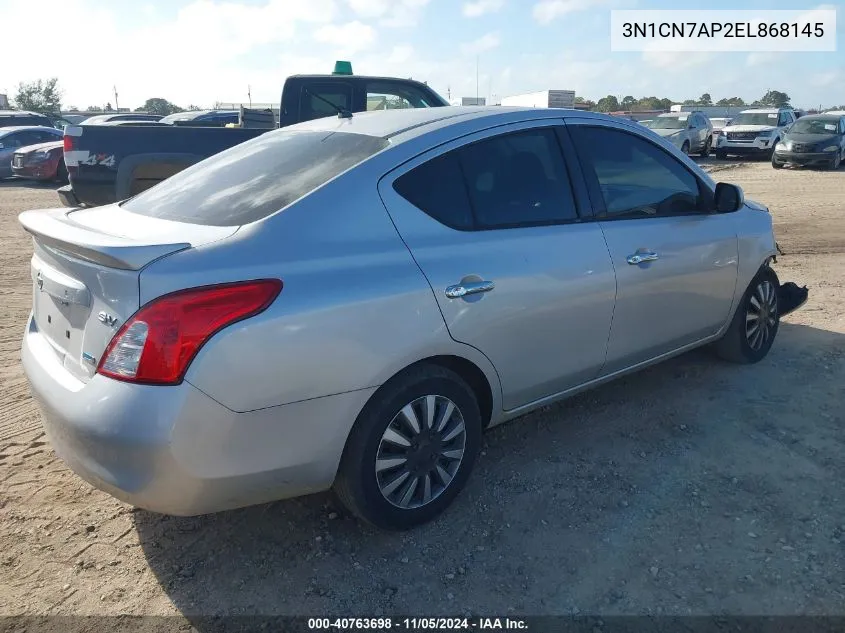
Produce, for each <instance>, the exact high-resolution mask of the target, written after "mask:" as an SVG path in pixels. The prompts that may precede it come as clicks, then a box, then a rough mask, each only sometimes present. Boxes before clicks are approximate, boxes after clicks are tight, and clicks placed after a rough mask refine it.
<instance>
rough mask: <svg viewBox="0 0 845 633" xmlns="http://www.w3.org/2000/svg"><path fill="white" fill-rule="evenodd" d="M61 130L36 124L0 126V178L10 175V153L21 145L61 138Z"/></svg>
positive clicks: (25, 145)
mask: <svg viewBox="0 0 845 633" xmlns="http://www.w3.org/2000/svg"><path fill="white" fill-rule="evenodd" d="M61 138H62V132H61V130H57V129H56V128H53V127H44V126H38V125H30V126H18V127H4V128H0V178H8V177H9V176H11V175H12V155H13V154H14V153H15V152H16V151H17V150H19V149H20V148H21V147H27V146H29V145H35V144H38V143H46V142H48V141H55V140H57V139H58V140H61Z"/></svg>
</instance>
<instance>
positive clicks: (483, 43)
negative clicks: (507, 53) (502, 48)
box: [461, 33, 500, 55]
mask: <svg viewBox="0 0 845 633" xmlns="http://www.w3.org/2000/svg"><path fill="white" fill-rule="evenodd" d="M499 44H500V40H499V34H498V33H487V34H486V35H482V36H481V37H479V38H478V39H477V40H473V41H472V42H467V43H465V44H462V45H461V53H463V54H464V55H478V54H479V53H483V52H484V51H489V50H492V49H494V48H496V47H498V46H499Z"/></svg>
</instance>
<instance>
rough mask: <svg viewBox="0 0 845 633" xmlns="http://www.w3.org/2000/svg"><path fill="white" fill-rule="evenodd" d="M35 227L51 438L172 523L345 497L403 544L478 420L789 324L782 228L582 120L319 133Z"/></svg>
mask: <svg viewBox="0 0 845 633" xmlns="http://www.w3.org/2000/svg"><path fill="white" fill-rule="evenodd" d="M20 222H21V224H22V225H23V227H24V228H25V229H26V230H27V231H29V232H30V233H31V234H32V236H33V238H34V248H35V252H34V255H33V257H32V267H31V274H32V282H33V310H32V314H31V316H30V319H29V323H28V325H27V328H26V333H25V336H24V341H23V364H24V368H25V371H26V374H27V376H28V378H29V381H30V383H31V386H32V390H33V393H34V395H35V397H36V399H37V401H38V402H39V404H40V407H41V410H42V412H43V417H44V424H45V428H46V430H47V433H48V436H49V438H50V440H51V442H52V445H53V446H54V448H55V450H56V452H57V453H58V454H59V455H60V456H61V457H62V458H63V459H64V460H65V461H66V462H67V463H68V464H69V465H70V466H71V468H72V469H73V470H74V471H76V472H77V473H78V474H79V475H80V476H82V477H83V478H84V479H86V480H87V481H89V482H91V483H92V484H93V485H94V486H96V487H98V488H100V489H102V490H105V491H107V492H109V493H111V494H112V495H114V496H115V497H117V498H119V499H123V500H125V501H127V502H129V503H132V504H134V505H137V506H141V507H144V508H148V509H150V510H154V511H158V512H163V513H170V514H179V515H186V514H187V515H190V514H201V513H207V512H215V511H218V510H224V509H228V508H235V507H239V506H245V505H249V504H255V503H261V502H265V501H270V500H275V499H280V498H285V497H291V496H295V495H302V494H306V493H311V492H315V491H320V490H326V489H328V488H330V487H333V488H334V489H335V491H336V492H337V494H338V495H339V497H340V499H341V500H342V501H343V502H344V503H345V504H346V505H347V506H348V507H349V508H350V509H351V510H352V511H353V512H354V513H355V514H357V515H358V516H360V517H362V518H363V519H365V520H367V521H370V522H372V523H373V524H375V525H378V526H380V527H383V528H389V529H401V528H408V527H411V526H414V525H417V524H419V523H422V522H424V521H427V520H430V519H431V518H433V517H435V516H437V515H438V514H439V513H440V512H442V511H443V510H444V509H445V508H446V507H447V506H448V505H449V503H450V502H451V501H452V500H453V499H454V497H455V496H456V495H457V494H458V492H459V491H460V490H461V488H462V487H463V486H464V484H465V482H466V481H467V478H468V477H469V474H470V471H471V469H472V467H473V463H474V461H475V458H476V455H477V454H478V451H479V446H480V443H481V434H482V431H483V430H484V429H485V428H487V427H490V426H492V425H495V424H498V423H501V422H504V421H505V420H508V419H511V418H515V417H517V416H520V415H522V414H525V413H527V412H529V411H531V410H533V409H535V408H537V407H540V406H543V405H547V404H549V403H551V402H553V401H555V400H558V399H561V398H564V397H566V396H569V395H571V394H574V393H576V392H578V391H580V390H583V389H585V388H588V387H592V386H595V385H598V384H601V383H604V382H606V381H608V380H611V379H613V378H615V377H618V376H621V375H623V374H626V373H628V372H631V371H635V370H638V369H640V368H642V367H646V366H648V365H651V364H652V363H656V362H658V361H661V360H663V359H666V358H669V357H671V356H674V355H676V354H679V353H681V352H684V351H685V350H689V349H692V348H695V347H698V346H702V345H705V344H711V343H712V344H714V346H715V350H716V352H718V354H719V355H721V356H722V357H723V358H726V359H729V360H731V361H734V362H739V363H754V362H757V361H759V360H761V359H762V358H763V357H765V356H766V354H767V353H768V351H769V349H770V348H771V346H772V343H773V341H774V339H775V336H776V334H777V331H778V323H779V318H780V311H779V289H780V284H779V281H778V278H777V276H776V275H775V273H774V272H773V270H772V269H771V268H770V266H769V264H770V261H771V260H772V258H773V257H774V256H775V254H776V250H775V240H774V237H773V235H772V219H771V216H770V215H769V213H768V212H767V209H766V208H765V207H762V206H760V205H758V204H755V203H752V202H750V201H745V200H744V199H743V195H742V191H741V190H740V189H739V188H738V187H736V186H734V185H730V184H725V183H720V184H716V183H715V182H714V181H713V180H712V179H711V178H710V177H709V176H708V175H707V174H706V173H704V172H703V171H702V170H701V169H700V168H698V167H697V166H696V165H695V163H694V162H692V161H691V160H690V159H689V158H688V157H686V156H684V155H683V154H682V153H681V152H680V151H679V150H678V149H677V148H675V147H673V146H672V145H670V144H669V143H667V142H665V141H663V140H662V139H659V138H657V137H655V136H654V135H653V134H652V133H651V132H649V131H648V130H646V129H645V128H643V127H642V126H640V125H638V124H636V123H634V122H628V121H622V120H619V119H614V118H611V117H608V116H604V115H599V114H593V113H588V112H578V111H574V110H543V109H533V108H529V109H521V108H502V107H491V108H483V107H482V108H477V107H460V108H436V109H424V110H392V111H387V112H377V113H376V112H374V113H362V114H355V116H354V117H353V118H352V119H338V118H326V119H320V120H316V121H310V122H308V123H303V124H299V125H295V126H291V127H289V128H285V129H282V130H277V131H273V132H269V133H267V134H264V135H262V136H260V137H258V138H256V139H254V140H252V141H249V142H246V143H243V144H241V145H238V146H236V147H234V148H232V149H229V150H227V151H224V152H222V153H220V154H217V155H215V156H213V157H211V158H208V159H207V160H205V161H203V162H201V163H198V164H196V165H194V166H192V167H190V168H188V169H186V170H184V171H182V172H180V173H179V174H177V175H175V176H173V177H171V178H169V179H168V180H166V181H164V182H162V183H161V184H159V185H157V186H156V187H154V188H152V189H150V190H148V191H145V192H143V193H141V194H139V195H137V196H135V197H134V198H132V199H130V200H128V201H125V202H122V203H118V204H113V205H109V206H104V207H98V208H91V209H70V210H68V209H53V210H42V211H27V212H24V213H22V214H21V216H20Z"/></svg>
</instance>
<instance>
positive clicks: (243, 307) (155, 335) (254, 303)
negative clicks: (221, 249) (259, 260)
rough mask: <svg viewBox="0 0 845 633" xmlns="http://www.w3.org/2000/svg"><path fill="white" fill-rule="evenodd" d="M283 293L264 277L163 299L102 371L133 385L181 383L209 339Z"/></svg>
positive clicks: (127, 332)
mask: <svg viewBox="0 0 845 633" xmlns="http://www.w3.org/2000/svg"><path fill="white" fill-rule="evenodd" d="M281 290H282V282H281V281H280V280H278V279H259V280H255V281H245V282H238V283H231V284H221V285H218V286H203V287H200V288H191V289H189V290H180V291H178V292H174V293H171V294H168V295H164V296H163V297H159V298H158V299H155V300H153V301H151V302H150V303H148V304H147V305H145V306H144V307H142V308H141V309H140V310H138V312H136V313H135V314H134V315H133V316H132V317H131V318H130V319H129V320H128V321H127V322H126V323H124V324H123V327H121V328H120V330H118V332H117V334H115V336H114V338H113V339H112V340H111V342H110V343H109V345H108V347H107V348H106V351H105V352H104V353H103V357H102V359H100V364H99V366H98V367H97V373H99V374H102V375H103V376H108V377H109V378H116V379H117V380H124V381H128V382H137V383H145V384H155V385H175V384H178V383H180V382H181V381H182V378H183V377H184V375H185V372H186V371H187V369H188V366H189V365H190V364H191V361H192V360H193V359H194V357H195V356H196V354H197V352H198V351H199V350H200V348H201V347H202V346H203V345H204V344H205V342H206V341H208V339H210V338H211V337H212V336H214V334H216V333H217V332H219V331H220V330H221V329H223V328H225V327H227V326H229V325H232V324H233V323H236V322H237V321H242V320H243V319H247V318H249V317H252V316H255V315H256V314H259V313H260V312H263V311H264V310H266V309H267V307H268V306H269V305H270V304H271V303H273V301H274V300H275V299H276V297H277V296H278V295H279V293H280V292H281Z"/></svg>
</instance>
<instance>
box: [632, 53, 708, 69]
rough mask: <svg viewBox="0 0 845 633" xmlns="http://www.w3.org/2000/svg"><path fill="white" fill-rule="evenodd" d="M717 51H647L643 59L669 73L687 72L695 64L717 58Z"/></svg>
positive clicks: (698, 64)
mask: <svg viewBox="0 0 845 633" xmlns="http://www.w3.org/2000/svg"><path fill="white" fill-rule="evenodd" d="M715 57H716V53H704V52H694V53H684V54H682V55H678V54H676V53H669V52H666V51H645V52H644V53H643V55H642V59H643V61H644V62H645V63H646V64H648V65H649V66H653V67H654V68H659V69H661V70H663V71H665V72H666V73H669V74H678V73H681V72H685V71H687V70H689V69H690V68H694V67H695V66H700V65H701V64H705V63H707V62H711V61H712V60H713V59H715Z"/></svg>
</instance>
